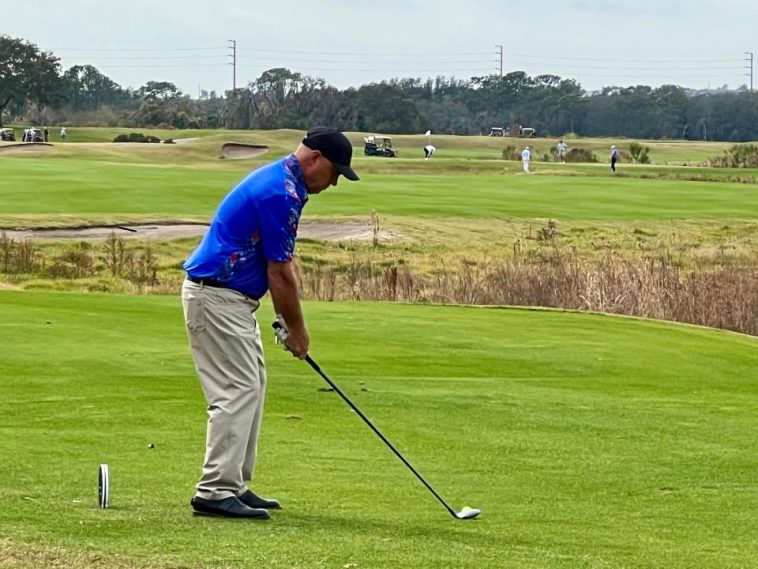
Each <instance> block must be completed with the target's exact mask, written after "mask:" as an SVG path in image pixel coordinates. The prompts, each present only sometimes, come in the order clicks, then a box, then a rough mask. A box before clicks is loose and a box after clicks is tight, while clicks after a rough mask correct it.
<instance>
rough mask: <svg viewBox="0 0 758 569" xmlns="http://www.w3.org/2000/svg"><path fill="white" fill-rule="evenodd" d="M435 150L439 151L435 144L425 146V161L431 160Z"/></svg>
mask: <svg viewBox="0 0 758 569" xmlns="http://www.w3.org/2000/svg"><path fill="white" fill-rule="evenodd" d="M435 150H437V147H435V146H434V145H433V144H427V145H426V146H424V160H429V159H430V158H431V157H432V154H434V151H435ZM443 161H444V160H443Z"/></svg>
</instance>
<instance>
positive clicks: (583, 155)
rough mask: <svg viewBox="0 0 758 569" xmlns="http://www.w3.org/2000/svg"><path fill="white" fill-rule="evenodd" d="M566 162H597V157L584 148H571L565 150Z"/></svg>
mask: <svg viewBox="0 0 758 569" xmlns="http://www.w3.org/2000/svg"><path fill="white" fill-rule="evenodd" d="M566 162H598V159H597V156H595V154H594V153H592V152H591V151H589V150H587V149H586V148H572V149H571V150H569V151H568V152H566Z"/></svg>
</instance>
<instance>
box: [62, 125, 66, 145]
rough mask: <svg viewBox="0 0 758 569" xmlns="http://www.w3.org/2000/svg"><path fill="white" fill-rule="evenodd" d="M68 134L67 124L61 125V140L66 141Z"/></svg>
mask: <svg viewBox="0 0 758 569" xmlns="http://www.w3.org/2000/svg"><path fill="white" fill-rule="evenodd" d="M67 134H68V133H67V132H66V127H65V126H63V127H61V140H62V141H63V142H66V135H67Z"/></svg>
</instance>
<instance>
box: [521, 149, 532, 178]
mask: <svg viewBox="0 0 758 569" xmlns="http://www.w3.org/2000/svg"><path fill="white" fill-rule="evenodd" d="M531 159H532V151H531V150H529V147H528V146H527V147H526V148H524V150H522V151H521V163H522V164H523V166H524V172H526V173H527V174H528V173H529V161H530V160H531Z"/></svg>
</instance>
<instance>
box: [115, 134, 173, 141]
mask: <svg viewBox="0 0 758 569" xmlns="http://www.w3.org/2000/svg"><path fill="white" fill-rule="evenodd" d="M160 141H161V139H160V138H158V137H157V136H153V135H151V134H148V135H147V136H146V135H144V134H142V133H141V132H130V133H129V134H119V135H118V136H117V137H116V138H114V139H113V142H148V143H156V142H160Z"/></svg>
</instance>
